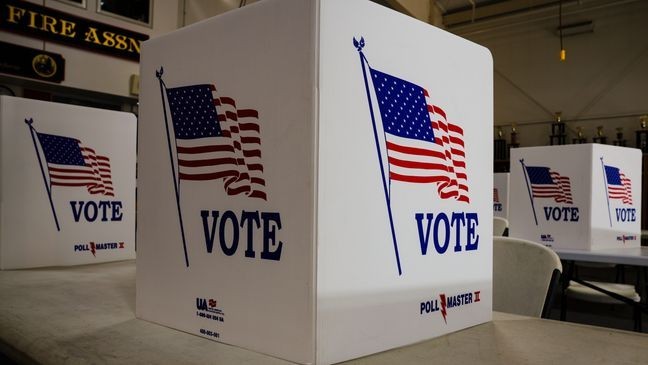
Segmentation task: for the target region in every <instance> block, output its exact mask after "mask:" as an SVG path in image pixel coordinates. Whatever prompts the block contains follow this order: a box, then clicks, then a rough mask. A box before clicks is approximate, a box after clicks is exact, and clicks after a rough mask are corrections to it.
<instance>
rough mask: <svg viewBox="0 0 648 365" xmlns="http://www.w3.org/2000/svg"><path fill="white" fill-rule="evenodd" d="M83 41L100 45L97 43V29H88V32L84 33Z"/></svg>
mask: <svg viewBox="0 0 648 365" xmlns="http://www.w3.org/2000/svg"><path fill="white" fill-rule="evenodd" d="M85 41H86V42H92V43H95V44H101V42H99V36H98V35H97V28H93V27H88V31H87V32H86V33H85Z"/></svg>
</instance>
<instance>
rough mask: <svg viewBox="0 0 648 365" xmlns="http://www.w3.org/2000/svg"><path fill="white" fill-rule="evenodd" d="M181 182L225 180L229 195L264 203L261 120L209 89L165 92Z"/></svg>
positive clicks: (199, 86) (196, 87)
mask: <svg viewBox="0 0 648 365" xmlns="http://www.w3.org/2000/svg"><path fill="white" fill-rule="evenodd" d="M167 98H168V100H169V108H170V110H171V119H172V121H173V129H174V132H175V142H176V152H177V159H178V177H179V179H180V180H193V181H204V180H220V179H222V180H223V183H224V189H225V191H226V192H227V194H228V195H238V194H245V195H247V196H249V197H253V198H259V199H263V200H267V197H266V193H265V180H264V179H263V164H262V163H261V138H260V128H259V121H258V119H259V115H258V112H257V111H256V110H252V109H238V108H237V106H236V102H235V101H234V99H232V98H230V97H225V96H219V95H218V94H217V93H216V88H215V87H214V86H213V85H208V84H202V85H192V86H184V87H176V88H170V89H167Z"/></svg>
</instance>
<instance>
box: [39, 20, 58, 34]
mask: <svg viewBox="0 0 648 365" xmlns="http://www.w3.org/2000/svg"><path fill="white" fill-rule="evenodd" d="M41 16H42V17H43V23H42V24H41V30H44V31H46V32H48V31H49V32H51V33H53V34H57V32H56V18H54V17H51V16H49V15H41Z"/></svg>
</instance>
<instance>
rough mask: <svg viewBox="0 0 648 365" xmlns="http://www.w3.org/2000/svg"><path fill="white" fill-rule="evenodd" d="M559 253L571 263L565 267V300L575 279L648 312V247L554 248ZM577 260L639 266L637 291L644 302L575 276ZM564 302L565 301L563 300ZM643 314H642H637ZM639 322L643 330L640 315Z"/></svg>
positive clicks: (563, 317)
mask: <svg viewBox="0 0 648 365" xmlns="http://www.w3.org/2000/svg"><path fill="white" fill-rule="evenodd" d="M554 251H555V252H556V253H557V254H558V257H560V259H561V260H564V261H568V262H569V265H568V266H567V267H566V268H563V275H564V276H563V300H565V295H564V290H565V289H566V288H567V286H568V284H569V282H570V281H575V282H577V283H579V284H581V285H584V286H587V287H589V288H591V289H594V290H597V291H599V292H601V293H604V294H606V295H608V296H610V297H612V298H614V299H617V300H619V301H622V302H624V303H626V304H628V305H630V306H633V307H635V308H636V309H638V310H640V311H642V312H644V313H648V304H646V300H645V294H644V292H648V291H644V292H642V290H641V289H642V288H645V287H646V276H647V271H646V268H647V267H648V247H644V246H640V247H618V248H610V249H602V250H592V251H588V250H565V249H554ZM576 261H587V262H601V263H610V264H620V265H632V266H637V267H639V268H640V269H639V271H638V273H637V291H638V292H639V293H640V296H641V297H642V299H643V303H641V302H640V303H637V302H634V301H633V300H631V299H630V298H626V297H624V296H621V295H619V294H617V293H614V292H610V291H608V290H605V289H603V288H601V287H599V286H597V285H594V284H592V283H590V282H587V281H584V280H581V279H580V278H577V277H574V276H573V271H574V264H575V262H576ZM563 303H564V302H563ZM637 315H638V316H641V314H635V316H637ZM560 317H561V319H563V320H564V319H565V310H564V305H563V306H562V308H561V311H560ZM638 319H639V320H638V322H637V324H636V329H637V330H639V331H641V320H640V317H638Z"/></svg>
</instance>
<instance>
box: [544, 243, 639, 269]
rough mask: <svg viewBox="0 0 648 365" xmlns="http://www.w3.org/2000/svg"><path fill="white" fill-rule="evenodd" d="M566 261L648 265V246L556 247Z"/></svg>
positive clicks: (556, 250) (561, 257)
mask: <svg viewBox="0 0 648 365" xmlns="http://www.w3.org/2000/svg"><path fill="white" fill-rule="evenodd" d="M554 251H555V252H556V253H557V254H558V256H559V257H560V259H562V260H566V261H589V262H605V263H612V264H621V265H633V266H644V267H646V266H648V247H645V246H641V247H620V248H610V249H603V250H593V251H587V250H565V249H554Z"/></svg>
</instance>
